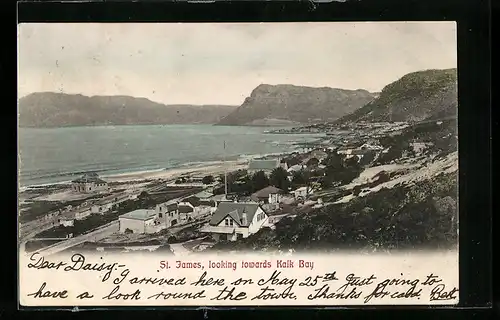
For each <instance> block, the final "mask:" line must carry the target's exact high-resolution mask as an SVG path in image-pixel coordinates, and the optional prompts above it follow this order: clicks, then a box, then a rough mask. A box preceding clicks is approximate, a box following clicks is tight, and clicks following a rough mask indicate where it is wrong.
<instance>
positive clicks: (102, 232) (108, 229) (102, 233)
mask: <svg viewBox="0 0 500 320" xmlns="http://www.w3.org/2000/svg"><path fill="white" fill-rule="evenodd" d="M119 227H120V223H119V221H118V220H116V221H113V222H111V223H108V224H107V225H105V226H103V227H101V228H98V229H96V230H94V231H92V232H90V233H87V234H84V235H81V236H77V237H74V238H70V239H68V240H65V241H61V242H58V243H56V244H53V245H51V246H48V247H46V248H43V249H40V250H38V252H39V253H40V254H43V255H44V256H49V255H52V254H55V253H58V252H61V251H64V250H66V249H69V248H71V247H74V246H77V245H79V244H82V243H84V242H87V241H98V240H100V239H104V238H106V237H108V236H110V235H111V234H113V233H115V232H118V230H119ZM25 243H26V242H25V241H23V243H21V249H22V248H24V245H25ZM21 252H22V251H21Z"/></svg>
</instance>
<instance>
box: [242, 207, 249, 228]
mask: <svg viewBox="0 0 500 320" xmlns="http://www.w3.org/2000/svg"><path fill="white" fill-rule="evenodd" d="M246 209H247V208H246V207H245V208H243V212H242V213H241V224H243V225H246V224H247V223H248V220H247V219H248V216H247V210H246Z"/></svg>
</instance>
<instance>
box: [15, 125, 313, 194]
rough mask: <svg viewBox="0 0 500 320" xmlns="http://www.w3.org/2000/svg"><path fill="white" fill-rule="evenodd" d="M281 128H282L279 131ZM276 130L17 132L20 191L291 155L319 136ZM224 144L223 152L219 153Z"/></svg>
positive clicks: (160, 128)
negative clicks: (85, 177)
mask: <svg viewBox="0 0 500 320" xmlns="http://www.w3.org/2000/svg"><path fill="white" fill-rule="evenodd" d="M281 128H283V127H281ZM273 129H277V128H269V127H243V126H241V127H239V126H213V125H144V126H139V125H127V126H93V127H66V128H43V129H41V128H20V129H19V131H18V150H19V153H18V169H19V179H18V181H19V187H21V188H24V187H28V186H36V185H46V184H54V183H64V182H68V181H70V180H72V179H74V178H75V177H78V176H80V175H82V174H84V173H86V172H97V173H99V175H101V176H102V177H106V176H110V175H116V174H123V173H132V172H147V171H160V170H168V169H174V168H180V167H186V166H193V165H203V164H204V163H209V162H214V161H221V160H224V159H226V160H239V159H245V158H254V157H262V156H267V155H276V154H281V153H286V152H293V151H296V150H298V149H300V147H299V146H298V145H297V144H300V143H304V142H306V143H307V142H314V141H315V140H318V139H319V138H320V137H321V136H322V135H319V134H269V133H265V131H268V130H273ZM224 143H225V145H226V148H225V150H224Z"/></svg>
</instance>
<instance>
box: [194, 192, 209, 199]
mask: <svg viewBox="0 0 500 320" xmlns="http://www.w3.org/2000/svg"><path fill="white" fill-rule="evenodd" d="M213 196H214V195H213V194H212V193H210V192H207V191H201V192H198V193H197V194H195V197H197V198H199V199H208V198H211V197H213Z"/></svg>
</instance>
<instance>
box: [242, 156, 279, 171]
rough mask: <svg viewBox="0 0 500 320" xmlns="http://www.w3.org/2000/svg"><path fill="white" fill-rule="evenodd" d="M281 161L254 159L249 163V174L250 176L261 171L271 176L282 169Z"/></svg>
mask: <svg viewBox="0 0 500 320" xmlns="http://www.w3.org/2000/svg"><path fill="white" fill-rule="evenodd" d="M280 166H281V165H280V160H279V159H270V160H256V159H252V160H250V162H249V163H248V169H247V172H248V173H249V174H253V173H256V172H259V171H263V172H264V173H265V174H267V175H269V174H271V172H272V171H273V170H274V169H276V168H278V167H280Z"/></svg>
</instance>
